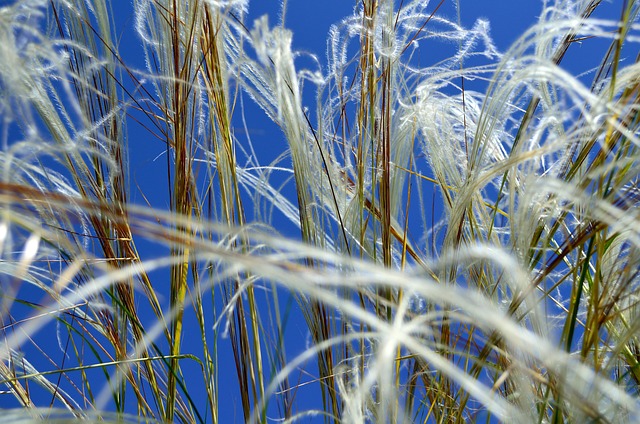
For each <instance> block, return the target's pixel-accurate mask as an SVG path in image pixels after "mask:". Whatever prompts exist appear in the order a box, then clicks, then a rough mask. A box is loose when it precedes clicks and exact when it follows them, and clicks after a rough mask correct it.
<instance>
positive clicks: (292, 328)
mask: <svg viewBox="0 0 640 424" xmlns="http://www.w3.org/2000/svg"><path fill="white" fill-rule="evenodd" d="M119 1H121V0H119ZM398 3H399V2H398V1H396V4H398ZM437 3H438V2H437V1H432V2H431V5H430V6H429V10H432V9H433V8H435V6H436V5H437ZM460 3H461V10H460V15H461V20H462V24H463V25H464V26H465V27H469V28H470V27H472V26H473V24H474V22H475V21H476V20H477V19H479V18H484V19H488V20H489V21H490V22H491V28H492V35H493V37H494V42H495V44H496V46H497V47H498V48H499V49H500V50H501V51H504V50H506V49H507V48H508V47H509V45H510V44H511V43H512V42H513V41H515V40H516V39H517V37H519V36H520V35H521V34H522V32H523V31H524V30H525V29H526V28H528V27H529V26H530V25H531V24H532V23H533V22H534V21H535V20H536V19H537V16H538V15H539V11H540V9H541V6H542V2H541V1H540V0H517V1H516V0H511V1H508V0H489V1H486V0H485V1H477V0H461V1H460ZM354 4H355V2H354V1H350V0H324V1H322V0H289V1H288V7H287V13H286V16H285V26H286V27H287V28H289V29H290V30H292V31H293V34H294V36H293V48H294V49H295V50H304V51H306V52H309V53H313V54H315V55H316V56H317V57H318V59H319V60H320V62H321V64H322V66H326V64H327V59H326V49H327V44H326V39H327V34H328V32H329V29H330V27H331V25H332V24H334V23H337V22H339V21H340V20H342V19H343V18H345V17H346V16H347V15H349V14H351V13H353V10H354ZM438 13H439V14H441V16H446V17H448V18H449V19H451V20H454V21H455V20H456V10H455V8H454V7H453V2H452V1H451V0H446V1H445V3H444V5H443V6H442V7H441V9H440V10H439V12H438ZM263 14H268V15H269V22H270V24H271V25H279V24H280V23H281V14H280V2H279V1H271V0H251V1H250V2H249V17H248V18H247V19H246V24H247V26H248V27H251V26H252V21H253V19H255V18H257V17H259V16H261V15H263ZM136 41H137V40H136ZM128 44H129V43H123V48H127V45H128ZM438 47H439V46H438V45H437V44H436V45H434V46H430V45H429V44H428V43H424V44H421V48H423V49H425V52H421V57H422V58H423V59H422V60H427V61H428V60H429V53H428V49H430V48H433V49H437V48H438ZM123 54H124V55H126V54H127V52H126V51H124V52H123ZM435 54H436V55H437V52H435ZM300 64H301V65H302V66H311V64H310V61H308V60H306V61H305V60H304V59H302V60H301V61H300ZM311 91H313V90H311ZM304 102H305V103H306V104H307V105H310V106H311V105H313V104H314V99H313V98H311V97H307V98H305V99H304ZM247 103H249V102H247ZM247 111H248V116H247V121H248V126H249V130H250V132H251V136H252V141H253V143H254V147H255V149H256V152H257V154H258V155H259V156H260V155H263V156H262V157H260V158H259V161H260V163H261V164H263V165H264V164H268V163H269V162H270V160H272V159H273V158H274V157H275V156H276V155H278V154H280V153H282V152H284V150H285V149H286V143H285V141H284V138H283V137H282V135H281V133H280V131H279V129H278V128H277V127H276V126H275V125H273V124H270V123H269V122H268V121H267V119H266V118H265V117H264V116H263V114H262V111H260V110H259V109H258V108H255V107H251V106H247ZM311 113H312V114H313V111H312V112H311ZM238 125H239V124H238ZM138 130H139V129H138V128H134V125H132V126H131V127H130V128H129V131H130V139H131V140H144V139H147V140H148V142H147V143H144V144H137V143H138V142H136V143H133V142H132V143H131V145H132V147H133V146H136V147H133V149H134V150H137V149H138V148H139V150H137V151H133V152H132V154H133V155H134V156H136V157H137V158H139V159H135V160H133V161H132V163H133V164H139V166H138V167H136V169H135V170H134V169H132V171H133V172H134V173H135V178H136V183H137V184H140V186H141V187H142V191H143V192H144V193H145V195H146V196H149V194H150V193H153V191H154V186H155V187H159V189H160V192H158V193H157V196H156V197H155V199H150V200H151V201H152V204H154V205H155V206H158V207H162V205H163V204H164V205H166V204H167V203H168V200H167V196H166V187H167V185H166V184H158V175H161V176H162V177H161V178H165V177H164V175H165V172H166V171H164V167H165V163H166V162H165V160H164V158H162V159H159V160H155V161H154V160H153V159H154V158H155V157H156V156H157V155H159V154H161V153H162V152H163V151H164V145H162V144H161V143H160V142H159V141H157V140H156V141H154V140H149V138H148V134H144V132H142V133H140V139H138V138H137V137H136V134H137V131H138ZM148 143H151V145H149V144H148ZM138 146H139V147H138ZM132 192H135V190H132ZM292 194H293V193H292ZM291 198H293V199H295V197H291ZM134 199H135V200H137V201H142V198H141V197H137V198H136V196H135V194H134ZM280 219H282V218H280ZM275 224H276V226H278V221H277V220H276V223H275ZM278 229H279V230H280V231H281V232H283V233H284V234H287V235H292V236H295V235H298V234H299V232H297V230H296V229H295V228H294V227H293V226H292V225H290V224H289V223H287V222H281V225H279V226H278ZM295 309H297V308H295V303H294V312H292V315H291V318H290V320H289V324H288V327H287V329H286V335H285V340H286V347H287V354H288V357H289V358H292V357H293V356H295V355H297V354H299V353H301V352H302V351H303V350H304V349H305V348H306V345H307V343H308V342H309V340H310V337H309V335H308V331H307V329H306V324H305V322H304V319H303V317H302V316H301V314H300V313H299V312H298V311H296V310H295ZM188 340H189V339H188V337H187V338H186V339H185V342H186V343H188ZM229 343H230V342H229V340H227V339H222V340H220V361H221V363H220V367H219V371H220V376H219V377H220V382H221V383H222V384H221V387H225V386H226V385H225V384H224V382H225V381H228V382H229V384H228V388H229V390H225V391H222V392H221V393H220V394H219V395H220V399H219V400H220V419H221V422H222V423H226V422H241V409H240V408H241V406H240V398H239V394H238V388H237V384H236V383H235V381H236V375H235V366H234V365H233V358H232V356H231V350H230V346H229ZM198 348H199V346H198V347H196V348H194V352H195V353H197V350H196V349H198ZM187 350H188V347H187ZM307 368H308V371H309V372H310V373H311V375H310V374H304V373H302V374H300V375H298V374H295V373H294V374H293V375H292V377H291V383H292V384H295V383H296V382H298V380H297V379H298V378H299V382H300V383H306V382H308V381H310V380H312V379H313V375H317V371H315V369H316V365H315V360H311V361H309V362H308V364H307ZM188 369H189V368H188V366H186V367H185V368H183V371H185V372H188ZM193 370H194V372H198V369H197V368H194V369H193ZM190 394H191V396H193V397H194V399H198V398H200V397H201V394H199V393H197V389H195V390H193V391H192V392H191V393H190ZM295 403H296V410H297V411H304V410H308V409H313V408H321V405H322V403H321V399H320V392H319V390H318V385H317V383H316V382H314V383H313V384H308V385H303V386H302V387H301V388H300V389H299V390H298V391H297V395H296V398H295ZM274 406H275V405H274ZM271 412H272V413H271V414H270V415H271V416H272V417H277V416H280V415H279V413H278V412H277V411H274V410H272V411H271ZM312 421H313V422H315V421H317V422H320V421H322V418H321V417H316V419H315V420H310V421H308V422H312Z"/></svg>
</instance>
